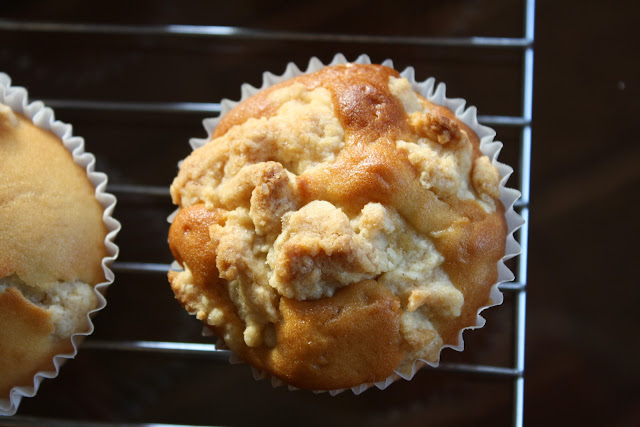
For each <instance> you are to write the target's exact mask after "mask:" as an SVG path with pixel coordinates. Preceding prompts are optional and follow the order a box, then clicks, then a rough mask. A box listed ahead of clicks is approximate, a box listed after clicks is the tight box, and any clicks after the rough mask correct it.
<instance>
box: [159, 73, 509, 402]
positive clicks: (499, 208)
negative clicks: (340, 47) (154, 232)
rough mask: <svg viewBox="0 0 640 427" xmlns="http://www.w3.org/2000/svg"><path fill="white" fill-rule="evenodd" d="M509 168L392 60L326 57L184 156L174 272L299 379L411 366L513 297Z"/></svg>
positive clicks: (176, 281) (217, 321) (200, 311)
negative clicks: (508, 282)
mask: <svg viewBox="0 0 640 427" xmlns="http://www.w3.org/2000/svg"><path fill="white" fill-rule="evenodd" d="M501 180H502V177H501V175H500V173H499V171H498V170H497V168H496V167H495V166H494V165H493V162H492V160H491V159H489V158H488V157H487V156H486V155H485V154H483V153H482V151H481V149H480V142H479V138H478V136H477V135H476V133H475V132H474V131H473V130H472V129H471V128H470V127H469V126H467V125H466V124H465V123H463V122H462V121H461V120H460V119H458V118H457V117H456V115H455V114H454V113H453V112H452V111H450V110H448V109H447V108H445V107H442V106H439V105H436V104H434V103H432V102H430V101H428V100H427V99H425V97H423V96H422V95H421V94H419V93H418V92H416V91H415V90H414V89H413V87H412V84H411V82H410V81H409V80H408V79H406V78H404V77H402V76H401V75H400V74H399V73H398V72H397V71H395V70H393V69H392V68H389V67H386V66H382V65H371V64H355V63H348V64H339V65H333V66H328V67H325V68H322V69H320V70H319V71H316V72H312V73H309V74H303V75H299V76H296V77H293V78H290V79H288V80H286V81H283V82H280V83H277V84H274V85H271V86H270V87H268V88H265V89H263V90H261V91H259V92H258V93H256V94H254V95H252V96H250V97H248V98H246V99H244V100H243V101H242V102H240V103H239V104H238V105H236V106H235V107H234V108H233V109H232V110H231V111H229V112H228V113H227V114H226V115H224V116H223V117H222V118H221V119H220V121H219V123H218V124H217V126H216V127H215V130H214V131H213V133H212V135H211V138H210V141H209V142H208V143H206V144H205V145H203V146H202V147H200V148H197V149H195V150H194V151H193V153H192V154H191V155H190V156H189V157H187V158H186V159H185V160H184V162H183V163H182V164H181V166H180V170H179V173H178V175H177V177H176V178H175V180H174V181H173V184H172V185H171V195H172V199H173V202H174V203H175V204H176V205H178V206H179V209H178V211H177V214H176V215H175V218H174V219H173V222H172V225H171V228H170V232H169V245H170V248H171V251H172V253H173V255H174V256H175V258H176V260H177V261H178V263H179V264H180V266H181V267H182V268H183V270H182V271H171V272H169V281H170V283H171V287H172V289H173V291H174V293H175V295H176V298H177V299H178V301H179V302H180V303H181V304H182V305H183V306H184V307H185V308H186V309H187V310H188V311H189V312H190V313H193V314H195V315H196V316H197V318H198V319H200V320H201V321H202V322H204V324H205V325H206V326H207V327H208V328H210V329H211V330H212V331H213V332H214V334H215V335H217V336H218V337H219V338H220V339H221V340H222V341H223V342H224V344H225V345H226V346H228V347H229V348H230V349H231V350H232V351H233V353H234V354H235V355H237V356H238V357H239V358H240V359H242V360H244V361H246V362H248V363H250V364H251V365H252V366H254V367H256V368H257V369H258V370H260V371H263V372H266V373H268V374H269V375H271V376H273V377H276V378H278V379H280V380H281V381H282V382H284V383H286V384H289V385H291V386H294V387H297V388H304V389H310V390H341V389H345V388H353V387H358V386H363V385H364V386H368V385H371V384H373V383H380V382H383V381H386V380H388V379H389V378H393V377H394V376H397V375H401V376H404V377H411V376H412V375H413V373H414V372H415V369H416V366H417V365H416V362H417V361H424V362H427V363H430V364H434V365H435V364H437V362H438V360H439V354H440V350H441V349H442V348H443V346H453V347H455V346H458V345H459V344H460V340H461V331H462V330H463V329H465V328H469V327H475V326H477V325H478V312H479V310H481V309H482V308H484V307H487V306H489V305H492V304H495V303H500V302H501V294H499V293H498V295H499V297H498V298H499V299H500V301H496V300H495V299H496V298H495V295H496V294H495V291H492V290H495V286H494V285H495V284H496V282H497V281H498V265H499V262H500V261H501V259H502V258H503V257H504V256H505V242H506V240H507V236H508V234H509V232H508V228H507V224H506V220H505V207H504V206H503V204H502V203H501V200H500V186H501ZM418 363H422V362H418Z"/></svg>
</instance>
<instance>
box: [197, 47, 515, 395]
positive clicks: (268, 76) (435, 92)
mask: <svg viewBox="0 0 640 427" xmlns="http://www.w3.org/2000/svg"><path fill="white" fill-rule="evenodd" d="M349 62H353V63H357V64H371V59H370V58H369V57H368V56H367V55H360V56H359V57H357V58H356V59H355V60H354V61H348V60H347V58H346V57H345V56H344V55H342V54H337V55H335V56H334V58H333V60H332V61H331V62H330V63H329V64H323V63H322V61H320V60H319V59H318V58H315V57H313V58H311V60H310V61H309V63H308V65H307V68H306V70H304V71H302V70H301V69H300V68H298V67H297V66H296V64H294V63H289V64H288V65H287V66H286V69H285V71H284V73H283V74H282V75H279V76H278V75H275V74H273V73H271V72H265V73H263V75H262V86H261V87H259V88H256V87H253V86H251V85H249V84H246V83H245V84H243V85H242V86H241V98H240V100H239V101H231V100H228V99H224V100H222V101H221V103H220V106H221V112H220V115H219V116H218V117H216V118H209V119H205V120H204V121H203V125H204V128H205V130H206V131H207V138H205V139H202V138H192V139H191V140H190V141H189V143H190V144H191V147H192V148H193V149H194V150H195V149H196V148H199V147H202V146H203V145H205V144H206V143H207V142H209V141H210V139H211V135H212V134H213V131H214V130H215V128H216V126H217V125H218V123H219V121H220V119H221V118H222V117H223V116H224V115H226V114H227V113H228V112H229V111H230V110H231V109H233V108H234V107H235V106H236V105H238V104H239V103H240V102H242V101H243V100H245V99H247V98H248V97H250V96H252V95H254V94H255V93H257V92H259V91H262V90H264V89H267V88H268V87H270V86H273V85H274V84H277V83H280V82H283V81H285V80H288V79H290V78H292V77H296V76H299V75H301V74H309V73H313V72H315V71H319V70H320V69H322V68H324V67H325V66H327V65H338V64H346V63H349ZM382 65H386V66H388V67H391V68H393V61H392V60H390V59H387V60H386V61H384V62H383V63H382ZM400 74H401V76H402V77H405V78H406V79H407V80H409V82H410V83H411V85H412V86H413V89H414V90H416V91H417V92H418V93H420V94H422V96H424V97H425V98H426V99H428V100H429V101H431V102H433V103H434V104H438V105H441V106H444V107H447V108H448V109H449V110H451V111H452V112H453V113H454V114H455V115H456V117H458V119H460V120H461V121H462V122H464V123H465V124H467V125H468V126H469V127H470V128H471V129H473V130H474V132H475V133H476V134H477V135H478V138H479V139H480V150H481V151H482V153H483V154H485V155H486V156H487V157H489V159H490V160H491V163H492V164H493V165H494V166H495V167H496V168H497V169H498V171H499V172H500V176H501V181H500V200H501V201H502V204H503V205H504V207H505V216H506V221H507V227H508V232H507V240H506V251H505V255H504V257H503V258H502V259H501V260H500V261H499V262H498V281H497V282H496V283H495V284H494V285H493V286H492V287H491V291H490V294H489V297H490V301H491V302H492V304H491V305H488V306H486V307H482V308H481V309H480V310H478V315H477V317H476V324H475V325H474V326H469V327H467V328H464V329H462V330H461V331H460V334H459V339H458V342H459V344H458V345H455V346H453V345H444V346H443V347H442V348H443V349H444V348H452V349H454V350H457V351H462V350H463V349H464V340H463V337H462V333H463V332H464V331H465V330H467V329H478V328H482V327H483V326H484V324H485V319H484V317H482V316H481V315H480V312H481V311H483V310H485V309H487V308H489V307H493V306H496V305H500V304H502V302H503V300H504V297H503V295H502V292H501V291H500V289H499V288H498V285H499V284H500V283H503V282H510V281H512V280H513V279H514V275H513V273H512V272H511V271H510V270H509V269H508V268H507V266H506V265H505V261H507V260H508V259H511V258H513V257H515V256H517V255H518V254H520V252H521V248H520V244H519V243H518V242H517V241H516V240H515V238H514V237H513V233H514V232H515V231H516V230H518V229H519V228H520V227H521V226H522V225H523V224H524V220H523V219H522V217H520V215H518V214H517V213H516V212H515V211H514V209H513V206H514V204H515V202H516V200H518V199H519V198H520V192H519V191H518V190H515V189H513V188H508V187H506V182H507V180H508V179H509V176H510V175H511V174H512V173H513V169H512V168H511V167H510V166H508V165H505V164H503V163H500V162H499V161H498V160H497V158H498V154H499V153H500V150H501V149H502V146H503V144H502V142H499V141H494V137H495V136H496V132H495V131H494V130H493V129H491V128H489V127H487V126H483V125H481V124H480V123H479V122H478V117H477V110H476V107H473V106H471V107H466V103H467V102H466V101H465V100H464V99H461V98H447V96H446V85H445V84H444V83H438V84H436V80H435V79H434V78H433V77H431V78H429V79H427V80H424V81H421V82H418V81H416V79H415V70H414V69H413V67H409V68H406V69H405V70H404V71H402V72H400ZM218 347H220V348H224V347H223V344H222V343H221V342H219V343H218ZM229 361H230V363H243V361H242V360H241V359H240V358H239V357H237V356H235V355H232V356H231V357H230V359H229ZM439 363H440V362H439V360H438V361H436V362H434V363H431V362H427V361H425V360H421V359H418V360H416V361H414V363H413V366H412V369H411V372H410V374H409V375H405V374H402V373H400V372H394V373H393V374H392V375H390V376H389V377H388V378H386V379H385V380H383V381H379V382H375V383H367V384H362V385H359V386H356V387H352V388H351V391H352V392H353V393H354V394H360V393H362V392H363V391H365V390H367V389H369V388H371V387H373V386H375V387H377V388H379V389H381V390H382V389H385V388H387V387H388V386H389V385H390V384H392V383H393V382H395V381H397V380H398V379H400V378H403V379H405V380H411V379H412V378H413V376H414V375H415V374H416V372H418V371H419V370H420V369H421V368H422V367H424V366H425V365H429V366H432V367H437V366H438V365H439ZM252 371H253V375H254V378H255V379H256V380H259V379H268V378H271V383H272V385H273V386H274V387H278V386H282V385H287V384H286V383H284V382H283V381H281V380H280V379H278V378H276V377H273V376H271V375H270V374H268V373H266V372H263V371H261V370H259V369H256V368H255V367H252ZM287 386H288V387H289V389H290V390H296V388H295V387H293V386H290V385H287ZM345 390H346V389H340V390H316V391H314V392H318V393H320V392H328V393H330V394H331V395H336V394H339V393H341V392H343V391H345Z"/></svg>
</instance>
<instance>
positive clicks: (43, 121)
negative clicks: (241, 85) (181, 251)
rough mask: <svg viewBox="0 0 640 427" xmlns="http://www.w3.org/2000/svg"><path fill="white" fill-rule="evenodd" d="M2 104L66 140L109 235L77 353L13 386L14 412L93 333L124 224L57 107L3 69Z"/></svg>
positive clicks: (0, 408) (10, 403)
mask: <svg viewBox="0 0 640 427" xmlns="http://www.w3.org/2000/svg"><path fill="white" fill-rule="evenodd" d="M0 104H4V105H7V106H9V108H11V109H12V110H13V111H14V112H16V113H21V114H23V115H24V116H25V117H27V118H29V119H31V121H32V122H33V123H34V124H35V125H36V126H38V127H40V128H42V129H46V130H49V131H51V132H53V133H54V134H55V135H57V136H58V137H59V138H60V139H61V140H62V142H63V144H64V146H65V147H66V148H67V150H69V152H71V154H72V156H73V160H74V161H75V162H76V163H77V164H78V165H80V166H81V167H82V168H84V169H85V170H86V172H87V177H88V179H89V181H90V182H91V184H93V186H94V187H95V197H96V199H97V200H98V201H99V202H100V204H101V205H102V207H103V208H104V211H103V214H102V220H103V222H104V224H105V226H106V228H107V235H106V237H105V240H104V244H105V247H106V249H107V256H106V257H104V258H103V259H102V269H103V271H104V275H105V279H106V280H105V281H104V282H101V283H99V284H97V285H96V286H95V287H94V292H95V294H96V296H97V297H98V305H97V307H96V308H95V309H93V310H91V311H90V312H89V313H87V320H88V324H89V330H88V331H87V332H80V333H75V334H73V335H72V336H71V342H72V344H73V352H72V353H68V354H58V355H56V356H54V357H53V364H54V369H53V370H51V371H40V372H37V373H36V374H35V375H34V377H33V385H32V386H19V387H14V388H12V389H11V391H10V393H9V398H8V399H6V398H2V399H0V415H14V414H15V413H16V411H17V410H18V406H19V405H20V401H21V400H22V398H23V397H33V396H35V395H36V393H37V392H38V388H39V387H40V383H41V382H42V380H43V379H45V378H55V377H57V376H58V373H59V371H60V367H61V366H62V364H63V363H64V362H65V361H66V360H67V359H73V358H74V357H75V356H76V354H77V353H78V347H79V346H80V343H81V342H82V340H83V339H84V337H86V336H88V335H91V334H92V333H93V330H94V326H93V322H92V321H91V316H93V314H94V313H96V312H98V311H100V310H102V309H103V308H104V307H105V306H106V305H107V301H106V299H105V297H104V295H105V292H106V289H107V287H109V285H111V283H113V280H114V274H113V271H111V268H110V266H111V264H112V263H113V261H114V260H115V259H116V258H117V256H118V246H117V245H116V244H115V243H114V240H115V238H116V235H117V234H118V232H119V231H120V223H119V222H118V221H117V220H116V219H114V218H113V216H112V215H113V210H114V208H115V205H116V198H115V196H113V195H112V194H109V193H107V192H106V187H107V175H105V174H104V173H102V172H98V171H96V170H95V163H96V159H95V157H94V156H93V154H91V153H89V152H86V151H85V149H84V139H83V138H81V137H78V136H74V135H73V128H72V126H71V125H69V124H66V123H63V122H61V121H58V120H56V119H55V115H54V112H53V110H52V109H51V108H49V107H47V106H45V104H44V103H43V102H41V101H33V102H29V95H28V93H27V90H26V89H25V88H23V87H19V86H12V85H11V79H10V77H9V76H8V75H7V74H5V73H2V72H0ZM0 161H2V159H0Z"/></svg>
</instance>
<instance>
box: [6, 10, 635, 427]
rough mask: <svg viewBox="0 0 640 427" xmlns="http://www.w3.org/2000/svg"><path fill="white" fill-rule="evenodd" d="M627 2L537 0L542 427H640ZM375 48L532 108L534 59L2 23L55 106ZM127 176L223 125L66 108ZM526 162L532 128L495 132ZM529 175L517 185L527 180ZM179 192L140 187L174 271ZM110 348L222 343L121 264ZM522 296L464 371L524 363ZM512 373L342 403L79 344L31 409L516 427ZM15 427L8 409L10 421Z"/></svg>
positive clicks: (501, 107) (515, 32) (282, 18)
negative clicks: (528, 80) (518, 349)
mask: <svg viewBox="0 0 640 427" xmlns="http://www.w3.org/2000/svg"><path fill="white" fill-rule="evenodd" d="M626 3H627V2H623V1H617V2H615V1H614V2H609V3H607V4H603V3H602V2H595V1H587V2H577V1H567V2H554V1H539V2H538V5H537V10H536V18H537V19H536V28H537V31H536V44H535V83H534V84H535V86H534V88H535V90H534V120H533V157H532V159H533V163H532V199H531V221H530V245H529V280H528V305H527V308H528V316H527V352H526V377H525V378H526V383H525V384H526V388H525V402H526V404H525V424H526V425H531V426H535V425H560V424H565V425H598V426H599V425H614V426H618V425H619V426H627V425H628V426H634V425H640V395H639V393H638V387H639V386H640V375H639V374H640V372H639V369H638V361H639V360H640V354H639V353H640V352H639V346H638V338H637V330H638V327H639V326H640V324H639V321H638V318H639V316H638V309H637V307H638V304H639V303H640V301H639V299H640V298H639V295H640V293H639V291H638V285H639V280H638V275H637V273H636V264H637V261H636V259H637V256H638V251H637V249H636V243H635V239H636V238H637V237H638V234H639V233H638V222H637V217H638V214H637V210H638V207H639V205H638V186H639V184H640V167H639V166H638V165H639V164H640V143H639V141H638V137H637V132H636V131H635V127H636V126H637V124H638V112H639V111H640V109H639V105H638V103H639V102H638V100H639V99H640V98H639V95H640V94H639V92H638V85H639V83H640V81H639V80H638V74H639V71H640V70H639V69H638V68H639V67H638V59H637V57H638V54H637V46H636V44H637V36H635V35H634V32H635V30H636V27H637V7H636V8H635V9H636V10H632V8H630V7H628V6H625V5H626ZM177 4H178V3H177V2H176V3H174V2H169V1H158V2H151V1H141V2H135V3H134V2H122V1H115V2H104V3H101V4H96V3H95V2H82V1H77V0H64V1H56V2H52V1H22V2H12V3H6V4H3V9H2V11H1V12H0V17H2V18H11V19H17V20H38V21H43V20H44V21H54V22H91V23H106V24H114V23H116V24H141V25H150V24H154V25H166V24H194V25H232V26H242V27H248V28H258V29H271V30H291V31H301V32H320V33H351V34H383V35H384V34H386V35H416V36H473V35H481V36H504V37H520V36H522V29H523V26H522V20H523V13H522V5H521V3H520V2H517V1H509V0H498V1H489V0H456V1H435V0H432V1H423V2H417V1H409V0H398V1H395V2H366V1H363V0H343V1H340V2H305V3H302V2H301V4H292V3H291V2H285V1H272V2H268V3H267V2H259V1H251V0H244V1H239V2H229V3H228V4H224V3H212V2H185V3H180V6H178V5H177ZM336 52H343V53H345V54H346V55H347V57H349V58H355V56H357V55H358V54H360V53H368V54H369V55H370V56H371V57H372V59H373V60H374V61H382V60H384V59H386V58H392V59H394V62H395V64H396V66H397V68H400V69H402V68H404V67H406V66H410V65H411V66H414V67H415V68H416V74H417V75H418V78H421V79H423V78H426V77H429V76H434V77H436V78H437V79H438V80H440V81H444V82H446V83H447V87H448V94H449V96H459V97H464V98H466V99H467V100H468V101H469V103H471V104H473V105H476V106H477V107H478V109H479V112H480V114H485V115H514V116H517V115H519V114H520V113H521V110H520V105H521V96H520V94H521V81H520V77H521V66H522V55H521V51H520V50H518V49H491V48H484V49H467V48H455V49H450V48H428V47H420V46H407V45H398V46H395V45H392V46H384V45H378V44H355V45H354V44H336V43H317V42H316V43H308V42H301V41H298V42H284V41H274V40H238V39H235V40H222V39H202V38H180V37H157V36H156V37H153V36H100V35H87V36H78V35H73V34H51V33H23V32H15V31H14V32H11V31H9V32H6V31H5V32H0V70H1V71H5V72H8V73H9V74H10V75H11V77H12V78H13V81H14V84H17V85H24V86H26V87H27V88H28V89H29V91H30V94H31V95H32V97H33V98H36V99H76V100H108V101H145V102H181V101H184V102H218V101H219V100H220V99H221V98H224V97H226V98H231V99H236V98H237V97H238V96H239V86H240V84H241V83H244V82H249V83H252V84H254V85H257V84H259V83H260V82H261V72H262V71H264V70H271V71H274V72H276V73H280V72H282V71H283V69H284V66H285V64H286V63H287V62H289V61H295V62H297V63H298V64H299V65H301V66H302V65H304V64H305V63H306V62H307V61H308V59H309V57H310V56H318V57H320V59H322V60H323V61H328V60H330V58H331V57H332V55H333V54H334V53H336ZM56 113H57V116H58V118H60V119H61V120H63V121H67V122H70V123H72V124H73V125H74V130H75V133H76V134H77V135H81V136H83V137H84V138H85V140H86V143H87V149H88V150H89V151H92V152H94V153H95V154H96V156H97V157H98V169H100V170H103V171H105V172H107V173H108V174H109V177H110V181H111V182H112V183H116V184H146V185H157V186H167V185H168V184H169V183H170V182H171V179H172V178H173V176H174V175H175V172H176V162H177V161H178V160H179V159H181V158H183V157H185V156H186V155H187V154H188V152H189V151H190V149H189V147H188V144H187V140H188V138H189V137H193V136H195V137H202V136H204V131H203V130H202V127H201V124H200V121H201V120H202V118H204V117H206V116H207V115H206V114H199V113H197V114H194V113H190V114H172V113H157V114H150V113H127V112H119V111H115V112H104V111H100V112H96V111H90V110H88V111H82V110H77V109H57V110H56ZM496 130H497V131H498V138H499V139H500V140H502V141H503V142H504V143H505V148H504V150H503V152H502V154H501V160H503V161H505V162H507V163H510V164H513V165H514V166H517V159H518V156H519V148H518V147H519V144H518V140H519V131H518V129H516V128H512V127H504V126H502V127H496ZM517 178H518V174H517V172H516V174H515V175H514V178H513V180H512V181H511V182H516V181H517ZM171 210H172V206H171V205H170V203H169V200H168V198H163V197H134V196H125V195H122V196H120V197H119V204H118V208H117V210H116V216H117V218H118V219H120V220H121V221H122V223H123V231H122V233H121V235H120V236H119V238H118V243H119V245H120V248H121V256H120V260H122V261H141V262H145V261H155V262H170V260H171V257H170V254H169V252H168V249H167V247H166V231H167V227H168V226H167V224H166V221H165V218H166V215H167V214H168V213H170V212H171ZM108 298H109V305H108V306H107V308H106V309H105V310H104V311H103V312H102V313H100V315H99V316H98V317H97V318H96V321H95V323H96V333H95V335H94V337H93V338H99V339H105V340H107V339H120V340H122V339H131V340H137V339H140V340H186V341H192V342H194V341H195V342H206V339H205V338H202V337H200V334H199V332H200V325H199V323H198V322H196V321H195V320H194V319H193V318H191V317H189V316H187V315H186V314H185V313H184V312H183V311H182V309H181V308H180V307H178V305H177V303H176V302H175V301H174V300H173V296H172V295H171V291H170V289H169V287H168V285H167V283H166V280H165V278H164V277H163V275H162V274H139V273H121V274H118V276H117V279H116V282H115V283H114V284H113V286H111V288H110V290H109V295H108ZM512 317H513V295H511V294H507V295H506V301H505V304H504V306H502V307H500V308H498V309H493V310H490V311H489V312H487V314H486V318H487V323H488V324H487V327H485V328H484V329H483V330H481V331H477V332H474V333H470V334H467V335H466V337H465V341H466V343H467V347H468V350H467V351H465V352H464V353H462V354H457V353H455V352H452V351H449V352H445V354H444V355H443V360H445V361H448V362H458V361H459V362H465V363H481V364H493V365H499V366H510V365H511V364H512V363H513V360H512V353H511V346H512V342H513V341H512V334H513V329H512V328H513V320H512ZM511 392H512V388H511V382H510V381H509V380H505V379H503V378H496V377H486V376H480V375H464V374H459V373H447V372H433V371H423V372H421V373H420V374H418V375H417V376H416V378H415V379H414V380H413V381H411V382H404V381H401V382H398V383H397V384H394V385H393V386H391V387H390V388H389V389H387V390H385V391H378V390H369V391H367V392H365V393H364V394H363V395H361V396H354V395H352V394H351V393H343V394H342V395H339V396H337V397H330V396H327V395H314V394H311V393H307V392H299V391H298V392H289V391H287V390H285V389H282V388H280V389H273V388H272V387H271V385H270V384H269V383H268V382H265V381H260V382H256V381H254V380H253V378H252V377H251V374H250V373H249V371H248V369H247V368H246V367H245V366H238V365H232V366H229V365H227V364H225V363H220V362H212V361H209V360H206V359H202V358H183V357H178V358H176V357H167V356H163V355H157V354H154V355H150V354H130V353H122V352H100V351H93V350H84V351H81V352H80V354H79V355H78V357H77V358H76V359H75V360H74V361H72V362H70V363H68V364H67V365H66V366H65V367H64V368H63V370H62V372H61V374H60V376H59V378H57V379H55V380H51V381H45V382H44V383H43V385H42V387H41V390H40V392H39V393H38V396H37V397H36V398H33V399H25V400H24V401H23V403H22V405H21V409H20V415H24V416H38V417H54V418H68V419H74V420H95V421H112V422H166V423H193V424H223V425H259V424H266V425H272V424H288V423H293V424H308V425H331V424H336V425H338V424H349V423H356V422H357V423H366V424H370V425H411V426H413V425H415V426H421V425H492V426H502V425H509V424H510V422H511V405H512V395H511ZM1 423H2V419H0V424H1Z"/></svg>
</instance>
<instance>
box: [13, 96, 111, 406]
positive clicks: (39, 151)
mask: <svg viewBox="0 0 640 427" xmlns="http://www.w3.org/2000/svg"><path fill="white" fill-rule="evenodd" d="M2 107H4V106H2ZM0 158H1V159H2V162H0V285H1V286H0V325H2V327H0V396H7V395H8V393H9V390H10V389H11V388H12V387H14V386H32V385H33V376H34V374H35V373H36V372H38V371H43V370H44V371H51V370H53V369H54V365H53V356H54V355H57V354H68V353H70V352H72V351H73V346H72V343H71V339H70V331H69V329H70V328H74V327H75V328H78V329H79V330H76V331H73V332H82V330H83V329H82V328H86V313H87V312H88V311H89V310H90V309H91V308H93V307H94V306H95V305H96V303H97V298H96V296H95V295H94V294H93V290H91V291H90V292H89V291H88V289H87V287H90V286H92V285H95V284H97V283H99V282H102V281H104V273H103V270H102V265H101V261H102V259H103V257H104V256H106V248H105V245H104V239H105V235H106V227H105V225H104V223H103V221H102V214H103V208H102V206H101V205H100V203H99V202H98V201H97V200H96V198H95V196H94V191H95V190H94V188H93V186H92V185H91V183H90V182H89V180H88V179H87V176H86V172H85V171H84V170H83V169H82V168H81V167H80V166H79V165H77V164H76V163H75V162H74V160H73V158H72V156H71V154H70V153H69V152H68V151H67V150H66V149H65V147H64V146H63V144H62V142H61V141H60V139H59V138H58V137H57V136H55V135H54V134H53V133H51V132H49V131H46V130H43V129H41V128H39V127H37V126H35V125H34V124H33V123H32V122H31V121H30V120H28V119H27V118H25V117H24V116H22V115H21V114H14V113H13V112H11V111H10V110H9V109H8V108H7V107H4V108H2V111H0ZM81 282H82V283H81ZM78 311H81V313H79V312H78ZM68 315H70V316H73V318H72V319H70V318H68Z"/></svg>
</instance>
